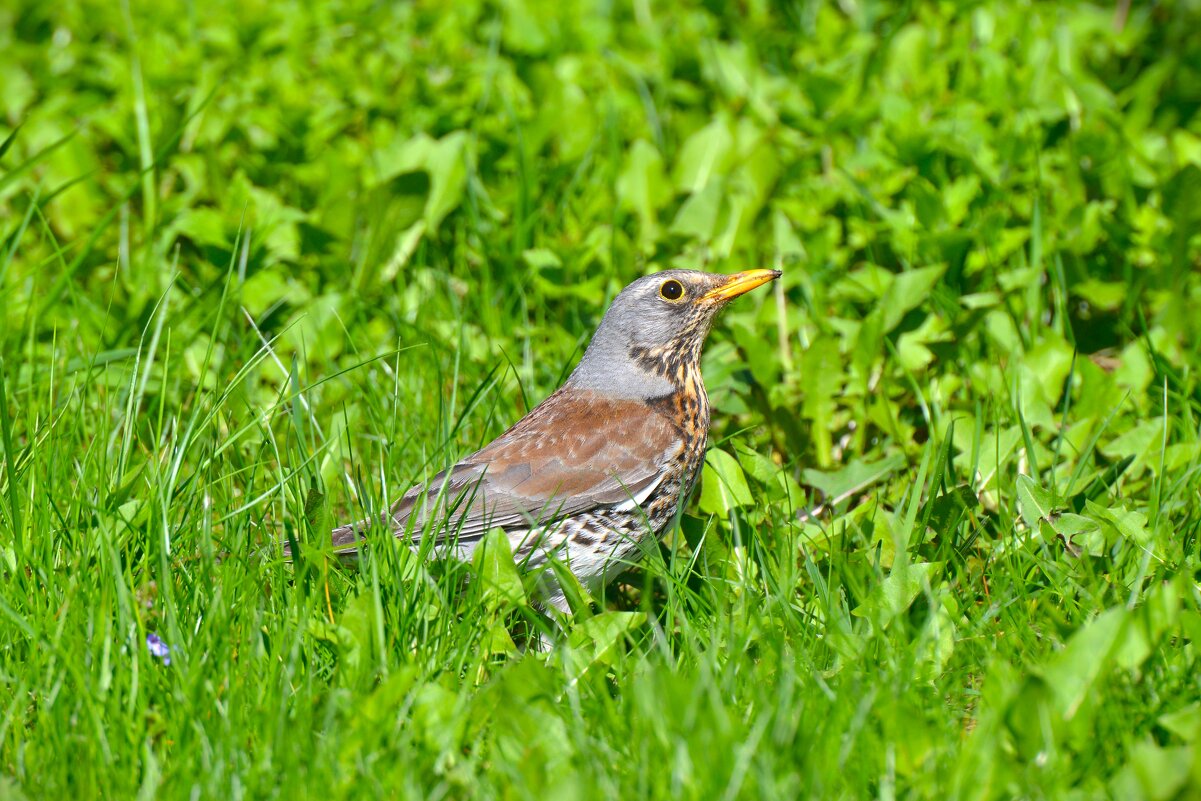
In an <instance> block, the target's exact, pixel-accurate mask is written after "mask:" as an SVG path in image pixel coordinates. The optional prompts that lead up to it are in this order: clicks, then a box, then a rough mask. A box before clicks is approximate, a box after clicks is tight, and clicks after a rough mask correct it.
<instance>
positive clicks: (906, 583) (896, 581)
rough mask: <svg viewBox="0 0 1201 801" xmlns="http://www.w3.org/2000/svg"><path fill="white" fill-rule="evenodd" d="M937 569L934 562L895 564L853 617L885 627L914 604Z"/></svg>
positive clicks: (936, 564) (937, 566)
mask: <svg viewBox="0 0 1201 801" xmlns="http://www.w3.org/2000/svg"><path fill="white" fill-rule="evenodd" d="M939 567H940V565H939V564H938V563H936V562H914V563H905V562H897V563H895V564H894V566H893V568H892V570H890V571H889V573H888V575H887V576H885V577H884V580H883V581H881V582H880V583H879V584H877V585H876V586H875V587H874V588H873V589H872V591H871V593H870V594H869V595H868V597H867V600H865V601H864V602H863V603H862V604H860V605H859V606H858V607H856V608H855V610H854V612H853V614H854V615H855V616H856V617H870V618H873V619H875V620H876V621H877V622H878V623H879V624H880V625H885V624H887V623H888V621H890V620H892V619H893V618H894V617H896V616H897V615H899V614H901V613H902V612H904V611H905V610H906V609H908V608H909V607H910V606H911V605H912V604H913V601H914V599H915V598H917V596H918V593H920V592H921V591H922V588H923V587H925V586H926V584H927V583H928V582H929V581H930V577H931V573H932V572H933V571H934V570H936V569H937V568H939Z"/></svg>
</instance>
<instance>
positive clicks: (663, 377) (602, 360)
mask: <svg viewBox="0 0 1201 801" xmlns="http://www.w3.org/2000/svg"><path fill="white" fill-rule="evenodd" d="M779 276H780V272H779V271H778V270H747V271H746V272H741V273H735V274H733V275H717V274H714V273H703V272H699V271H697V270H664V271H663V272H659V273H655V274H653V275H648V276H644V277H642V278H639V279H638V280H637V281H634V282H633V283H632V284H630V285H629V286H627V287H626V288H625V289H623V290H622V291H621V293H620V294H619V295H618V296H617V297H616V298H614V299H613V303H611V304H610V305H609V309H608V311H606V312H605V316H604V319H603V320H601V324H600V327H599V328H597V330H596V334H595V335H594V336H593V337H592V342H591V343H590V344H589V345H588V350H587V351H585V352H584V358H583V359H581V360H580V363H579V365H578V366H577V367H576V369H575V372H573V373H572V375H571V378H570V379H569V382H570V383H572V384H574V385H576V386H579V387H587V388H590V389H596V390H600V391H604V392H607V393H609V394H616V395H621V396H624V397H641V398H652V397H659V396H662V395H666V394H668V393H670V392H672V391H674V390H675V389H676V388H678V386H679V384H680V382H681V381H682V380H683V379H682V376H683V375H684V374H685V372H686V371H688V370H691V369H695V368H697V367H698V365H699V360H700V353H701V346H702V345H703V344H704V342H705V337H706V336H707V335H708V333H709V328H710V326H711V325H712V323H713V318H714V317H716V316H717V313H718V312H719V311H721V309H722V308H724V307H725V305H726V304H727V303H729V302H730V301H731V300H733V299H734V298H736V297H738V296H739V295H741V294H743V293H746V292H749V291H751V290H752V289H754V288H755V287H757V286H761V285H763V284H765V283H767V282H768V281H772V280H774V279H776V278H778V277H779Z"/></svg>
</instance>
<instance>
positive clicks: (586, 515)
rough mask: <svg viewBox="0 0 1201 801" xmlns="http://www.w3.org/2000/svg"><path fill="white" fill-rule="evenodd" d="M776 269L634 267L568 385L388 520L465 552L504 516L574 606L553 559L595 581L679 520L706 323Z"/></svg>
mask: <svg viewBox="0 0 1201 801" xmlns="http://www.w3.org/2000/svg"><path fill="white" fill-rule="evenodd" d="M779 276H780V271H778V270H748V271H744V272H739V273H734V274H732V275H720V274H714V273H707V272H701V271H697V270H677V269H673V270H664V271H661V272H657V273H653V274H651V275H647V276H643V277H641V278H638V279H636V280H635V281H633V282H632V283H631V284H629V285H628V286H627V287H626V288H625V289H623V290H622V291H621V292H620V293H618V295H617V296H616V297H615V298H614V299H613V301H612V303H611V304H610V305H609V308H608V309H607V311H606V312H605V314H604V316H603V317H602V319H601V322H600V325H599V326H598V328H597V329H596V332H595V334H594V335H593V337H592V339H591V341H590V342H589V344H588V347H587V348H586V349H585V351H584V355H583V356H582V357H581V359H580V361H579V363H578V364H577V365H576V367H575V369H574V370H573V371H572V373H571V374H570V375H569V377H568V378H567V380H566V381H565V382H564V383H563V385H562V386H561V387H559V388H558V389H557V390H555V391H554V392H553V393H552V394H551V395H549V396H548V397H547V398H546V399H545V400H543V401H542V402H541V403H540V404H538V405H537V406H536V407H534V409H532V410H531V411H530V412H529V413H528V414H526V415H525V416H524V417H522V418H521V419H520V420H518V421H517V422H516V423H514V424H513V425H512V426H511V427H510V428H509V429H508V430H507V431H505V432H504V433H503V434H501V435H500V436H499V437H497V438H496V439H495V440H493V441H492V442H490V443H489V444H488V445H485V446H484V447H483V448H481V449H479V450H478V451H476V452H475V453H472V454H471V455H469V456H467V457H465V458H463V459H461V460H460V461H458V462H457V463H455V464H454V465H452V466H451V467H449V468H447V469H445V470H443V471H441V472H439V473H438V474H436V475H435V476H434V477H433V478H431V479H429V480H428V481H427V482H425V483H423V484H419V485H417V486H414V487H413V488H412V489H410V490H409V491H408V492H406V493H405V494H404V496H403V497H401V498H400V500H399V501H397V502H396V503H395V505H393V506H392V507H391V509H390V510H389V511H388V512H387V513H386V515H384V516H383V517H384V519H383V522H384V524H385V525H387V526H389V527H390V528H391V530H392V532H393V533H394V534H395V535H396V537H398V538H399V539H401V540H402V541H404V542H405V543H407V544H408V545H409V546H411V547H413V548H417V547H418V546H419V545H420V544H421V542H422V537H423V532H426V531H427V530H428V531H429V532H430V533H429V534H424V536H432V537H433V547H432V548H431V549H430V550H428V551H426V553H429V554H432V555H435V556H437V557H439V558H457V559H461V560H463V561H467V562H470V561H471V560H472V558H473V556H474V554H475V551H476V549H477V547H479V546H480V544H481V543H482V542H483V541H484V538H485V535H487V534H488V532H489V531H491V530H492V529H496V528H499V529H501V530H502V531H503V532H504V534H505V536H506V537H507V539H508V541H509V544H510V550H511V551H512V554H513V557H514V559H515V560H516V561H517V562H518V564H519V566H520V567H522V568H523V569H525V570H527V571H535V570H539V569H542V574H541V578H540V580H539V582H538V584H539V586H540V587H541V588H542V596H543V597H542V599H541V600H542V603H544V604H546V606H548V607H554V608H555V609H557V610H559V611H560V612H562V613H564V614H570V611H571V610H570V608H569V605H568V603H567V600H566V593H565V592H564V591H563V589H562V587H561V585H560V584H559V582H558V581H557V580H556V579H555V577H554V575H553V571H548V570H546V569H545V568H546V567H547V566H548V565H549V561H550V560H551V559H558V560H560V561H561V562H562V564H563V565H565V566H566V567H567V568H569V569H570V570H571V572H572V573H573V574H574V575H575V576H576V578H577V579H579V581H580V583H581V584H582V585H583V586H584V587H585V588H587V589H588V590H589V591H590V592H597V591H598V590H600V589H601V588H603V587H604V586H605V585H606V584H608V583H609V582H610V581H611V580H612V579H613V578H614V577H616V576H617V575H618V574H620V573H622V572H624V571H625V570H626V569H628V568H629V567H630V566H631V565H632V564H634V563H635V562H636V561H637V559H638V558H639V556H640V555H641V553H642V552H643V548H644V546H645V544H647V543H650V542H655V541H657V538H658V537H659V536H660V535H661V534H662V533H664V531H665V530H666V529H667V528H669V525H670V523H671V522H672V520H673V519H674V518H675V515H676V513H677V510H678V509H680V508H681V507H682V506H683V504H684V503H685V502H686V501H687V499H688V497H689V496H690V494H691V492H692V489H693V487H694V485H695V483H696V479H697V475H698V473H699V472H700V467H701V464H702V462H703V461H704V458H705V449H706V445H707V437H708V432H709V415H710V407H709V396H708V393H707V392H706V390H705V384H704V381H703V379H702V376H701V364H700V362H701V350H702V346H703V345H704V342H705V339H706V337H707V336H708V334H709V330H710V327H711V326H712V324H713V321H714V319H715V318H716V316H717V314H718V312H720V311H721V310H722V309H723V308H724V307H725V306H726V305H727V304H728V303H729V302H730V301H732V300H733V299H734V298H736V297H738V296H740V295H742V294H744V293H746V292H749V291H750V290H752V289H755V288H756V287H759V286H762V285H763V284H766V283H768V282H770V281H773V280H775V279H776V278H779ZM370 526H371V520H370V519H368V520H366V521H359V522H356V523H352V524H350V525H344V526H341V527H339V528H337V529H335V530H334V531H333V533H332V544H333V548H334V551H335V552H337V553H339V554H343V555H345V554H353V553H354V552H356V551H357V550H358V549H359V548H360V547H361V546H362V545H363V544H364V541H365V534H366V531H367V530H368V528H370ZM285 550H286V547H285Z"/></svg>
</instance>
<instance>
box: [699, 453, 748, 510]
mask: <svg viewBox="0 0 1201 801" xmlns="http://www.w3.org/2000/svg"><path fill="white" fill-rule="evenodd" d="M753 503H754V499H753V498H752V497H751V490H750V488H749V487H748V486H747V484H746V476H745V475H743V472H742V468H741V467H740V466H739V465H738V460H737V459H735V458H734V457H733V456H731V455H730V454H728V453H726V452H725V451H723V450H719V449H718V448H711V449H710V450H709V452H708V453H706V454H705V466H704V470H703V471H702V475H701V498H700V509H701V511H702V512H704V513H705V514H716V515H728V514H729V513H730V510H732V509H736V508H738V507H742V506H751V505H752V504H753Z"/></svg>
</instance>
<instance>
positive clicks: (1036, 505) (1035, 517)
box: [1017, 475, 1058, 531]
mask: <svg viewBox="0 0 1201 801" xmlns="http://www.w3.org/2000/svg"><path fill="white" fill-rule="evenodd" d="M1017 495H1018V513H1019V514H1021V516H1022V520H1024V521H1025V523H1026V525H1027V526H1029V527H1030V528H1031V529H1032V530H1034V531H1038V530H1039V521H1042V520H1050V519H1051V515H1053V514H1054V513H1055V511H1056V509H1057V508H1058V505H1057V503H1056V500H1055V495H1054V493H1052V492H1051V491H1050V490H1047V489H1044V488H1042V487H1040V486H1039V485H1038V483H1037V482H1035V480H1034V479H1032V478H1031V477H1030V476H1026V475H1020V476H1018V480H1017Z"/></svg>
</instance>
